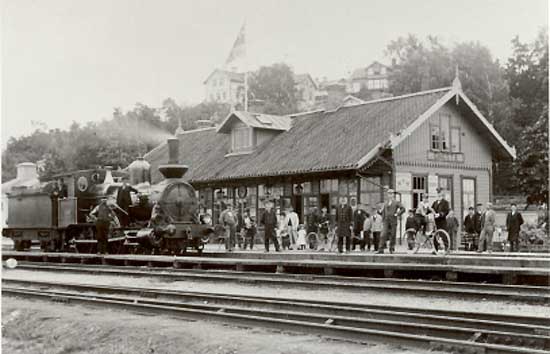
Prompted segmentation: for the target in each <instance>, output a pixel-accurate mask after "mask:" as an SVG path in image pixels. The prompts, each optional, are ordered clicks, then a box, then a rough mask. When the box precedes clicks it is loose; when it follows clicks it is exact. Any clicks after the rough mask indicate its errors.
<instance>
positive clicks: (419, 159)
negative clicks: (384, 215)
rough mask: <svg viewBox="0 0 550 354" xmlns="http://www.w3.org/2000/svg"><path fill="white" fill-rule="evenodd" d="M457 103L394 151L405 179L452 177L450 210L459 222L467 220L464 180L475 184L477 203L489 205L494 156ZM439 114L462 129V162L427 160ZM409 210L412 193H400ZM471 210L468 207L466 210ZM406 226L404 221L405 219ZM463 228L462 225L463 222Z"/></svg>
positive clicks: (433, 197) (435, 114)
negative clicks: (462, 114) (464, 206)
mask: <svg viewBox="0 0 550 354" xmlns="http://www.w3.org/2000/svg"><path fill="white" fill-rule="evenodd" d="M454 104H455V103H454V100H451V101H449V102H448V103H447V104H446V105H445V106H443V107H442V108H441V109H440V110H439V111H437V112H436V113H434V114H433V115H432V116H431V117H430V118H429V119H428V120H427V121H426V122H424V123H423V124H422V125H421V126H420V127H419V128H418V129H417V130H416V131H414V132H413V133H412V134H411V135H410V136H409V137H408V138H407V139H405V140H404V141H403V142H402V143H401V144H400V145H399V146H397V148H396V149H395V151H394V160H395V166H396V167H395V172H396V175H399V174H400V175H401V176H402V178H407V176H409V175H410V178H411V180H412V176H413V175H419V176H432V178H434V179H435V177H434V176H447V177H452V182H453V183H452V200H451V201H450V202H451V207H452V208H453V210H454V212H455V216H456V217H457V218H458V219H459V221H460V220H461V219H462V218H463V217H464V216H465V215H464V214H463V212H462V210H463V205H462V179H463V178H468V177H469V178H474V179H475V180H476V193H475V194H476V195H475V198H476V202H477V203H484V204H485V203H486V202H488V201H489V200H490V198H491V177H492V176H491V167H492V155H491V150H490V147H489V144H488V143H487V142H486V141H484V140H483V139H482V138H481V136H480V135H479V134H478V133H477V132H476V130H475V128H474V127H473V125H472V124H471V123H469V122H468V121H467V120H466V119H465V118H464V117H463V116H461V115H460V114H459V113H458V111H457V110H456V109H455V108H454ZM440 114H449V115H450V116H451V124H450V126H451V127H459V128H460V135H461V137H460V138H461V140H460V152H461V153H462V154H463V156H464V159H463V162H445V161H434V160H430V159H428V151H429V150H430V147H431V146H430V125H431V124H437V123H438V120H439V115H440ZM411 183H412V182H411ZM399 192H400V193H401V198H402V201H403V203H404V205H405V206H406V207H412V193H410V192H407V191H399ZM429 195H430V199H431V200H433V199H435V197H436V193H435V191H433V190H430V191H429ZM466 207H468V206H466ZM403 222H404V219H403ZM461 224H462V222H461Z"/></svg>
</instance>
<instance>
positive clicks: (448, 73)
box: [386, 34, 454, 96]
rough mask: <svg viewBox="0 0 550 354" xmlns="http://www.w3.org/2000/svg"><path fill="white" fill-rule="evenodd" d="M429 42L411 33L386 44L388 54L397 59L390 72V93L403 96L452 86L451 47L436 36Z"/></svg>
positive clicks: (429, 38)
mask: <svg viewBox="0 0 550 354" xmlns="http://www.w3.org/2000/svg"><path fill="white" fill-rule="evenodd" d="M427 41H428V42H427V44H424V43H423V42H421V41H420V40H419V39H418V38H417V37H416V36H414V35H412V34H409V35H408V36H407V37H406V38H404V37H399V38H398V39H396V40H393V41H391V42H390V43H389V44H388V46H387V47H386V55H388V56H389V57H391V58H393V59H395V60H396V64H395V65H393V66H392V70H391V73H390V92H391V93H392V94H393V95H396V96H397V95H402V94H407V93H412V92H418V91H423V90H429V89H432V88H440V87H445V86H449V85H450V83H451V81H452V79H453V76H454V69H453V65H452V60H451V56H450V54H449V50H448V49H447V48H445V47H444V46H443V45H442V44H441V43H440V42H439V40H438V39H437V37H432V36H429V37H428V38H427Z"/></svg>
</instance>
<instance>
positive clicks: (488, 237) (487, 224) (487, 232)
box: [477, 202, 496, 253]
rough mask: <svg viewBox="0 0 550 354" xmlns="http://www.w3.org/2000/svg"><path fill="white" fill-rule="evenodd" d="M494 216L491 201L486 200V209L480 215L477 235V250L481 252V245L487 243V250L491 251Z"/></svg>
mask: <svg viewBox="0 0 550 354" xmlns="http://www.w3.org/2000/svg"><path fill="white" fill-rule="evenodd" d="M495 217H496V214H495V212H494V211H493V203H491V202H487V206H486V210H485V212H484V213H483V214H482V215H481V227H482V229H481V234H480V235H479V244H478V246H477V251H478V252H482V251H483V246H484V244H485V243H486V244H487V246H486V247H487V248H486V249H487V251H488V252H489V253H491V252H492V251H493V233H494V232H495Z"/></svg>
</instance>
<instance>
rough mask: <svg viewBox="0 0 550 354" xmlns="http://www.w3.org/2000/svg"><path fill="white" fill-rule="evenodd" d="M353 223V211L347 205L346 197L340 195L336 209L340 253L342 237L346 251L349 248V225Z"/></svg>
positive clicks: (342, 243)
mask: <svg viewBox="0 0 550 354" xmlns="http://www.w3.org/2000/svg"><path fill="white" fill-rule="evenodd" d="M352 223H353V211H352V210H351V207H350V206H349V205H348V198H347V197H340V205H339V206H338V209H336V225H337V227H338V230H337V234H338V253H342V252H343V251H344V250H343V246H344V239H345V241H346V252H349V251H350V250H351V243H350V241H351V229H350V228H351V226H352Z"/></svg>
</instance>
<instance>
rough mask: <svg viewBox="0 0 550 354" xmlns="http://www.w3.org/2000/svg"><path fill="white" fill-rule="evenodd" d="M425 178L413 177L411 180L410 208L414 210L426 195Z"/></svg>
mask: <svg viewBox="0 0 550 354" xmlns="http://www.w3.org/2000/svg"><path fill="white" fill-rule="evenodd" d="M426 180H427V178H426V176H413V180H412V182H413V183H412V207H413V208H414V209H416V208H417V207H418V204H419V203H420V201H421V200H422V198H424V195H425V194H426V193H427V186H428V184H427V183H426Z"/></svg>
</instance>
